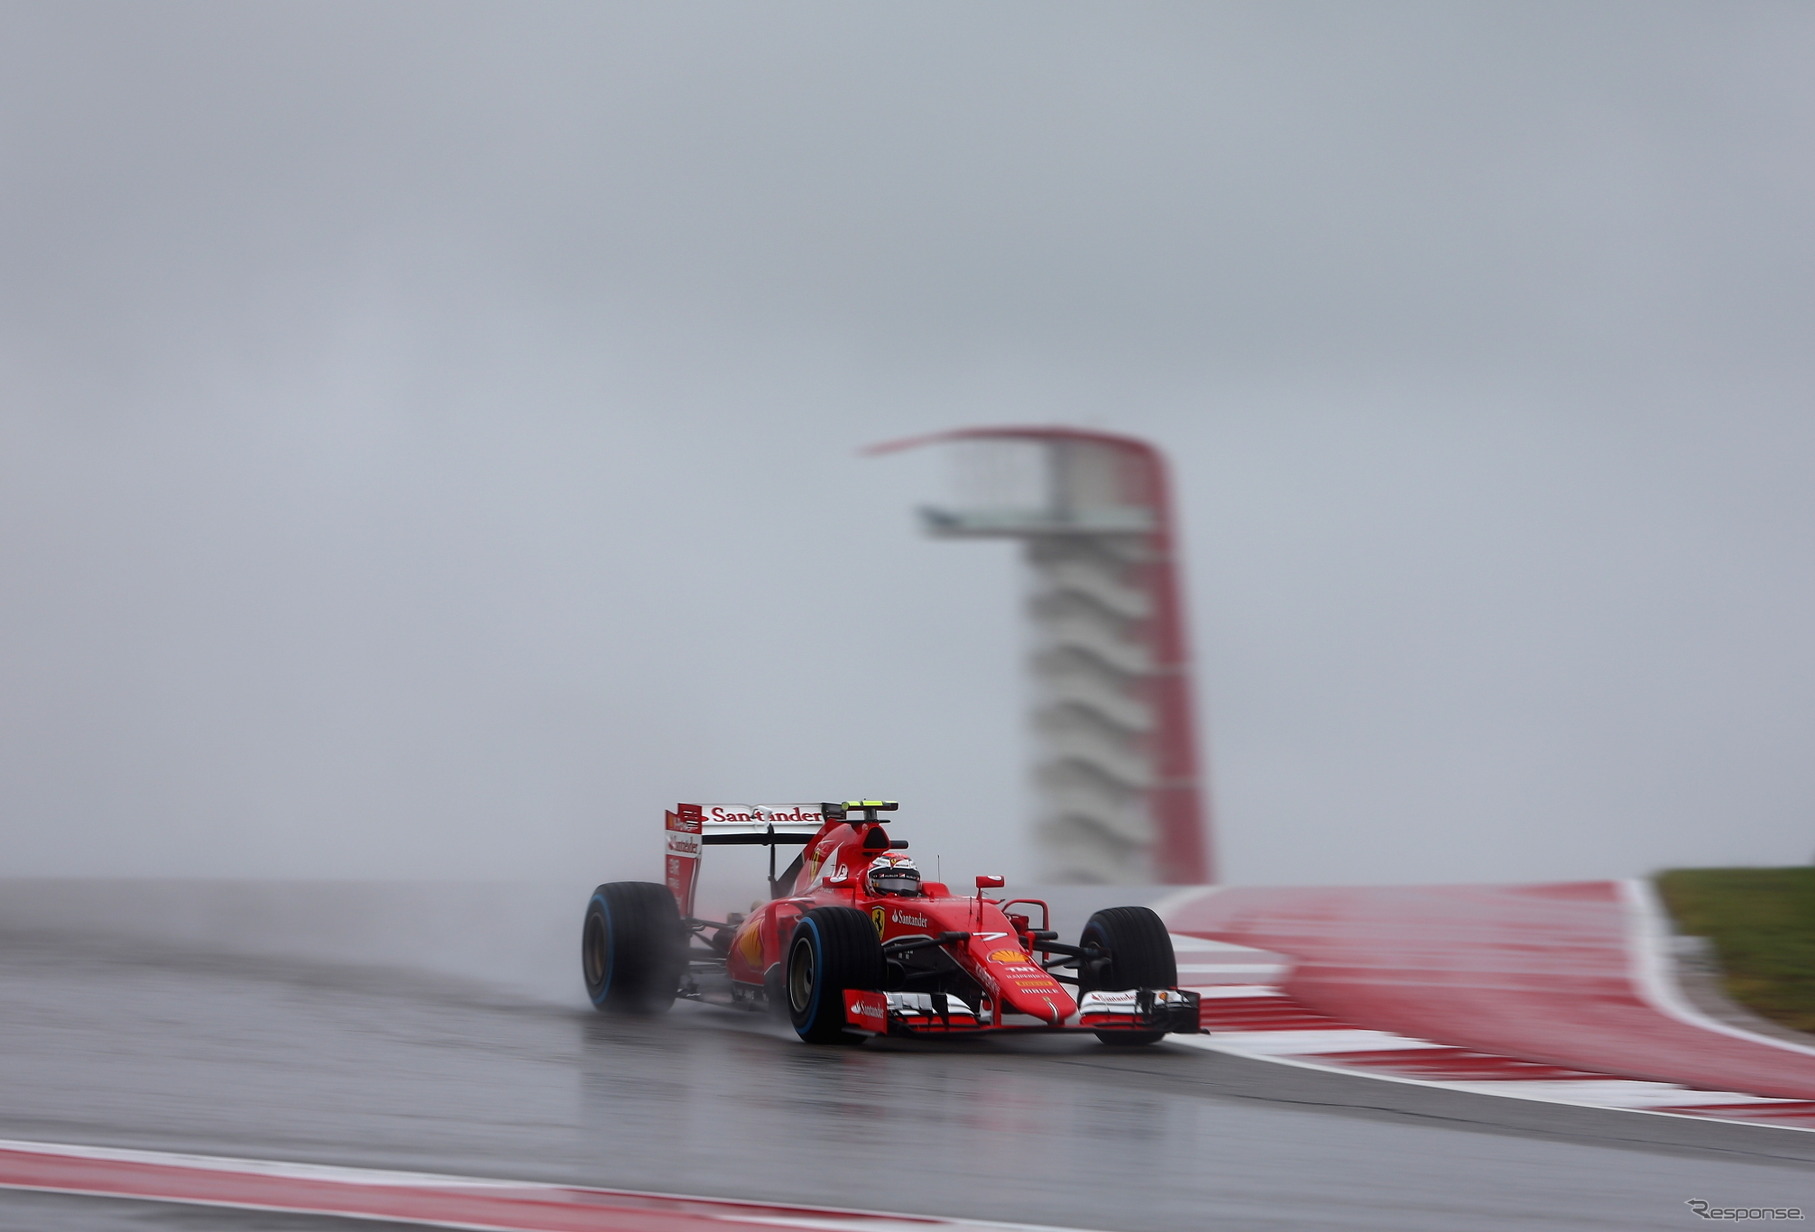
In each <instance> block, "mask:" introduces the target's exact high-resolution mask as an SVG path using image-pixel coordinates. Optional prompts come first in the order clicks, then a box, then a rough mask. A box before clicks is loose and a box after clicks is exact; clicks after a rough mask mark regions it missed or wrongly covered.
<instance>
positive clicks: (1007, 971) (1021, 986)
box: [980, 942, 1078, 1027]
mask: <svg viewBox="0 0 1815 1232" xmlns="http://www.w3.org/2000/svg"><path fill="white" fill-rule="evenodd" d="M980 957H981V958H982V960H983V962H982V965H983V967H984V968H985V969H986V970H987V971H988V972H989V973H990V975H991V976H993V977H995V981H996V985H997V987H998V989H1000V991H999V993H998V994H997V995H998V996H999V998H1000V999H1001V1002H1002V1008H1003V1009H1005V1010H1008V1011H1010V1012H1012V1013H1016V1014H1027V1015H1030V1016H1032V1017H1034V1018H1039V1019H1042V1020H1044V1021H1045V1022H1046V1023H1048V1024H1050V1025H1051V1026H1055V1027H1056V1026H1058V1025H1059V1024H1060V1023H1062V1022H1064V1021H1065V1020H1066V1019H1067V1018H1070V1017H1071V1016H1072V1015H1073V1014H1075V1013H1077V1012H1078V1003H1077V1002H1076V1001H1073V1000H1072V998H1071V994H1070V993H1068V992H1066V991H1065V987H1064V985H1062V984H1060V983H1059V981H1057V980H1055V979H1053V978H1052V976H1051V975H1048V974H1047V973H1046V971H1045V970H1044V969H1042V968H1041V966H1040V964H1038V963H1037V962H1035V961H1034V960H1033V958H1032V957H1031V956H1030V955H1029V954H1027V953H1026V952H1025V951H1024V950H1022V949H1021V947H1020V946H1019V945H1016V944H1014V943H1013V942H1009V943H1001V942H998V943H997V944H996V945H995V946H994V947H993V948H991V949H989V950H988V951H986V952H985V953H983V954H982V955H981V956H980Z"/></svg>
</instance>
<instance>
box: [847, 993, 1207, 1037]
mask: <svg viewBox="0 0 1815 1232" xmlns="http://www.w3.org/2000/svg"><path fill="white" fill-rule="evenodd" d="M1198 1000H1199V998H1198V994H1197V993H1194V992H1186V991H1184V990H1183V989H1178V988H1130V989H1126V990H1123V991H1120V992H1087V993H1085V994H1084V997H1083V999H1082V1000H1081V1001H1080V1002H1079V1004H1078V1016H1077V1019H1076V1021H1074V1022H1071V1023H1064V1024H1060V1025H1058V1026H1053V1025H1051V1024H1049V1023H1037V1022H1031V1021H1030V1022H1006V1023H1004V1022H991V1021H989V1020H988V1019H984V1018H979V1017H978V1015H977V1011H976V1010H975V1009H974V1008H973V1007H971V1006H970V1005H969V1004H967V1003H966V1002H965V1001H964V999H963V998H961V997H955V996H952V995H950V994H948V993H939V992H932V993H928V992H866V991H859V990H856V989H851V990H849V991H847V992H846V993H845V995H844V1001H845V1022H846V1024H847V1025H848V1026H849V1027H850V1028H851V1029H852V1030H853V1031H861V1032H863V1033H864V1034H866V1035H957V1034H964V1035H973V1034H981V1033H983V1032H992V1033H994V1032H1023V1033H1025V1032H1042V1033H1049V1032H1054V1031H1091V1032H1104V1031H1135V1032H1152V1031H1164V1032H1166V1033H1167V1034H1171V1035H1197V1034H1200V1033H1201V1032H1202V1030H1203V1028H1202V1027H1200V1026H1199V1025H1198Z"/></svg>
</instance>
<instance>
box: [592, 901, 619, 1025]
mask: <svg viewBox="0 0 1815 1232" xmlns="http://www.w3.org/2000/svg"><path fill="white" fill-rule="evenodd" d="M592 901H593V902H595V903H597V904H598V905H599V914H600V915H602V916H604V917H605V936H604V937H603V938H602V940H603V942H604V945H603V947H602V948H603V949H604V951H605V955H604V957H605V974H604V977H603V978H602V979H601V980H600V981H599V991H598V994H597V995H596V996H594V997H593V999H592V1003H593V1004H594V1005H604V1004H605V998H606V997H608V996H610V995H611V969H612V967H613V966H614V965H615V964H614V963H613V962H612V957H613V955H612V952H611V951H612V948H613V947H612V944H611V937H612V927H611V904H610V903H608V902H606V901H605V896H604V895H603V894H594V895H593V896H592Z"/></svg>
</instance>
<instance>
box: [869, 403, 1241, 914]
mask: <svg viewBox="0 0 1815 1232" xmlns="http://www.w3.org/2000/svg"><path fill="white" fill-rule="evenodd" d="M922 446H938V447H940V448H942V449H943V450H945V451H946V452H947V453H948V454H949V455H950V461H951V463H952V468H951V475H952V478H953V480H954V484H953V500H952V501H951V503H950V504H947V505H942V506H932V507H923V508H922V509H921V510H920V517H921V522H922V525H923V527H924V528H925V530H926V532H927V533H928V534H930V535H932V536H933V537H935V538H939V539H1015V540H1019V541H1020V543H1021V545H1022V555H1023V558H1024V559H1025V560H1026V562H1027V573H1028V578H1029V588H1028V593H1027V616H1028V620H1029V624H1030V626H1031V634H1032V638H1031V646H1030V649H1029V653H1028V660H1027V662H1028V668H1029V672H1030V675H1031V677H1032V690H1031V694H1032V716H1031V717H1032V726H1033V786H1034V792H1035V800H1036V803H1035V816H1034V839H1035V845H1036V848H1037V850H1038V852H1039V858H1040V863H1041V865H1042V870H1041V871H1042V874H1043V875H1044V876H1045V877H1046V878H1048V879H1050V880H1053V881H1063V882H1098V883H1121V884H1147V885H1151V884H1155V883H1158V884H1164V885H1194V884H1200V883H1204V882H1208V881H1211V880H1212V879H1213V878H1214V876H1215V865H1214V862H1213V860H1212V854H1211V844H1210V831H1209V818H1208V815H1207V812H1206V810H1205V807H1204V792H1203V786H1202V783H1201V781H1200V777H1199V771H1198V757H1197V734H1196V725H1195V721H1194V712H1193V709H1192V704H1193V703H1192V686H1191V658H1190V654H1189V651H1188V646H1187V637H1186V630H1185V614H1184V601H1183V597H1182V594H1181V590H1182V588H1181V586H1180V584H1179V567H1178V563H1177V561H1176V559H1175V549H1176V544H1177V542H1178V538H1177V532H1176V530H1175V527H1174V523H1173V513H1172V500H1171V493H1170V491H1169V489H1168V484H1167V475H1166V464H1165V459H1164V457H1163V456H1162V455H1161V454H1160V452H1159V450H1157V449H1155V448H1154V447H1153V446H1152V445H1150V444H1148V443H1147V442H1146V441H1142V440H1139V439H1136V438H1134V437H1130V436H1119V435H1115V434H1112V433H1107V432H1094V431H1086V430H1083V429H1077V428H1039V427H1002V428H962V429H959V430H956V431H952V432H942V433H938V434H935V435H932V436H921V437H914V438H912V439H909V440H902V441H892V442H889V443H887V444H883V445H877V446H875V447H873V448H872V449H870V450H868V451H867V452H870V453H873V454H880V453H892V452H895V451H898V450H903V449H913V448H919V447H922Z"/></svg>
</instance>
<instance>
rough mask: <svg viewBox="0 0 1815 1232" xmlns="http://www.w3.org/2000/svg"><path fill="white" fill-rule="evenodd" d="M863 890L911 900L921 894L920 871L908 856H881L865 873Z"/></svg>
mask: <svg viewBox="0 0 1815 1232" xmlns="http://www.w3.org/2000/svg"><path fill="white" fill-rule="evenodd" d="M863 888H864V889H865V890H867V891H869V892H870V893H871V894H898V895H900V896H902V897H903V898H911V897H913V896H914V895H916V894H918V893H920V870H919V869H918V868H916V867H915V866H914V862H913V861H912V860H910V859H908V858H907V857H906V856H898V855H893V854H889V855H880V856H877V857H876V858H875V860H873V861H871V863H870V867H869V868H868V869H866V870H865V871H864V874H863Z"/></svg>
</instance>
